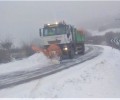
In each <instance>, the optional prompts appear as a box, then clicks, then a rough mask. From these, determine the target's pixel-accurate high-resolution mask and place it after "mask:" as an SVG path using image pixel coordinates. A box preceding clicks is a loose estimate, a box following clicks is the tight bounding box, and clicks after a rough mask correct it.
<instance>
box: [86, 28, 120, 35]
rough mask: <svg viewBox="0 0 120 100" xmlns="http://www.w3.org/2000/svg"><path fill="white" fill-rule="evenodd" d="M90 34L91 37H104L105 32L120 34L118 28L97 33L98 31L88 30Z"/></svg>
mask: <svg viewBox="0 0 120 100" xmlns="http://www.w3.org/2000/svg"><path fill="white" fill-rule="evenodd" d="M88 31H89V32H90V33H91V34H92V36H96V35H105V34H106V33H107V32H111V31H112V32H115V33H116V32H119V33H120V28H113V29H107V30H105V31H102V32H99V31H98V30H95V31H93V30H88Z"/></svg>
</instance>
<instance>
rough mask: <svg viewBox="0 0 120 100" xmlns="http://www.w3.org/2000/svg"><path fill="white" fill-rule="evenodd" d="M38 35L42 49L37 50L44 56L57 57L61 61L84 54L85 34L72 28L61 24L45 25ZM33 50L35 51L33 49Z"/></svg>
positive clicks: (63, 23)
mask: <svg viewBox="0 0 120 100" xmlns="http://www.w3.org/2000/svg"><path fill="white" fill-rule="evenodd" d="M39 35H40V39H41V42H42V44H43V46H44V48H39V49H38V51H42V52H43V53H44V54H45V55H46V56H48V57H50V58H53V57H54V56H56V55H57V56H59V57H60V58H62V59H66V58H70V59H72V58H74V56H75V54H84V52H85V46H84V41H85V34H84V32H83V31H82V30H77V29H76V28H75V27H74V26H72V25H68V24H66V23H65V22H64V21H63V22H59V23H58V22H56V23H54V24H45V25H44V27H43V28H41V29H39ZM33 49H36V48H34V47H33Z"/></svg>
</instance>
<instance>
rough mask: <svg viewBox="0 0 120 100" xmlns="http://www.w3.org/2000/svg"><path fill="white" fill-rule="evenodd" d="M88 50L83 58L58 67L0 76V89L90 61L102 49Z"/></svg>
mask: <svg viewBox="0 0 120 100" xmlns="http://www.w3.org/2000/svg"><path fill="white" fill-rule="evenodd" d="M87 47H88V50H87V51H86V53H85V55H83V56H76V57H75V58H74V59H72V60H66V61H65V60H64V61H62V62H61V63H60V64H59V65H50V66H46V67H43V68H40V67H36V68H34V69H33V68H31V69H29V70H24V71H16V72H12V73H7V74H4V75H0V89H3V88H7V87H11V86H15V85H18V84H23V83H25V82H28V81H32V80H35V79H38V78H42V77H45V76H47V75H50V74H53V73H56V72H58V71H61V70H64V69H67V68H69V67H73V66H74V65H77V64H80V63H82V62H84V61H86V60H90V59H92V58H94V57H96V56H98V55H100V54H101V53H102V50H103V49H102V48H101V47H97V46H87Z"/></svg>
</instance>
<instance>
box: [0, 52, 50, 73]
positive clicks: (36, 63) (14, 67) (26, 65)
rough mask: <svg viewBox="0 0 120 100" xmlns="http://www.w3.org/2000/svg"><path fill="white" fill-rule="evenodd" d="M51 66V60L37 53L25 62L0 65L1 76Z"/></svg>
mask: <svg viewBox="0 0 120 100" xmlns="http://www.w3.org/2000/svg"><path fill="white" fill-rule="evenodd" d="M50 64H52V63H51V61H50V59H48V58H47V57H46V56H45V55H44V54H43V53H36V54H34V55H32V56H30V57H29V58H26V59H23V60H19V61H14V62H10V63H7V64H0V70H1V71H0V74H3V73H8V72H14V71H21V70H28V69H30V68H34V67H44V66H47V65H50Z"/></svg>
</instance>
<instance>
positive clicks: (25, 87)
mask: <svg viewBox="0 0 120 100" xmlns="http://www.w3.org/2000/svg"><path fill="white" fill-rule="evenodd" d="M101 47H103V48H104V51H103V53H102V54H101V55H100V56H98V57H96V58H94V59H92V60H89V61H86V62H84V63H82V64H79V65H76V66H74V67H71V68H69V69H66V70H64V71H61V72H58V73H55V74H53V75H50V76H48V77H45V78H42V79H38V80H36V81H32V82H29V83H25V84H22V85H18V86H15V87H11V88H6V89H3V90H0V97H1V98H2V97H9V98H11V97H17V98H19V97H21V98H27V97H32V98H34V97H49V98H50V97H69V98H71V97H72V98H76V97H80V98H81V97H86V98H88V97H89V98H90V97H96V98H99V97H102V98H103V97H104V98H105V97H109V98H111V97H115V98H116V97H120V77H119V76H120V51H118V50H116V49H113V48H111V47H107V46H101ZM29 60H30V59H29ZM30 61H31V60H30ZM44 62H45V61H44ZM19 66H20V65H19Z"/></svg>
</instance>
